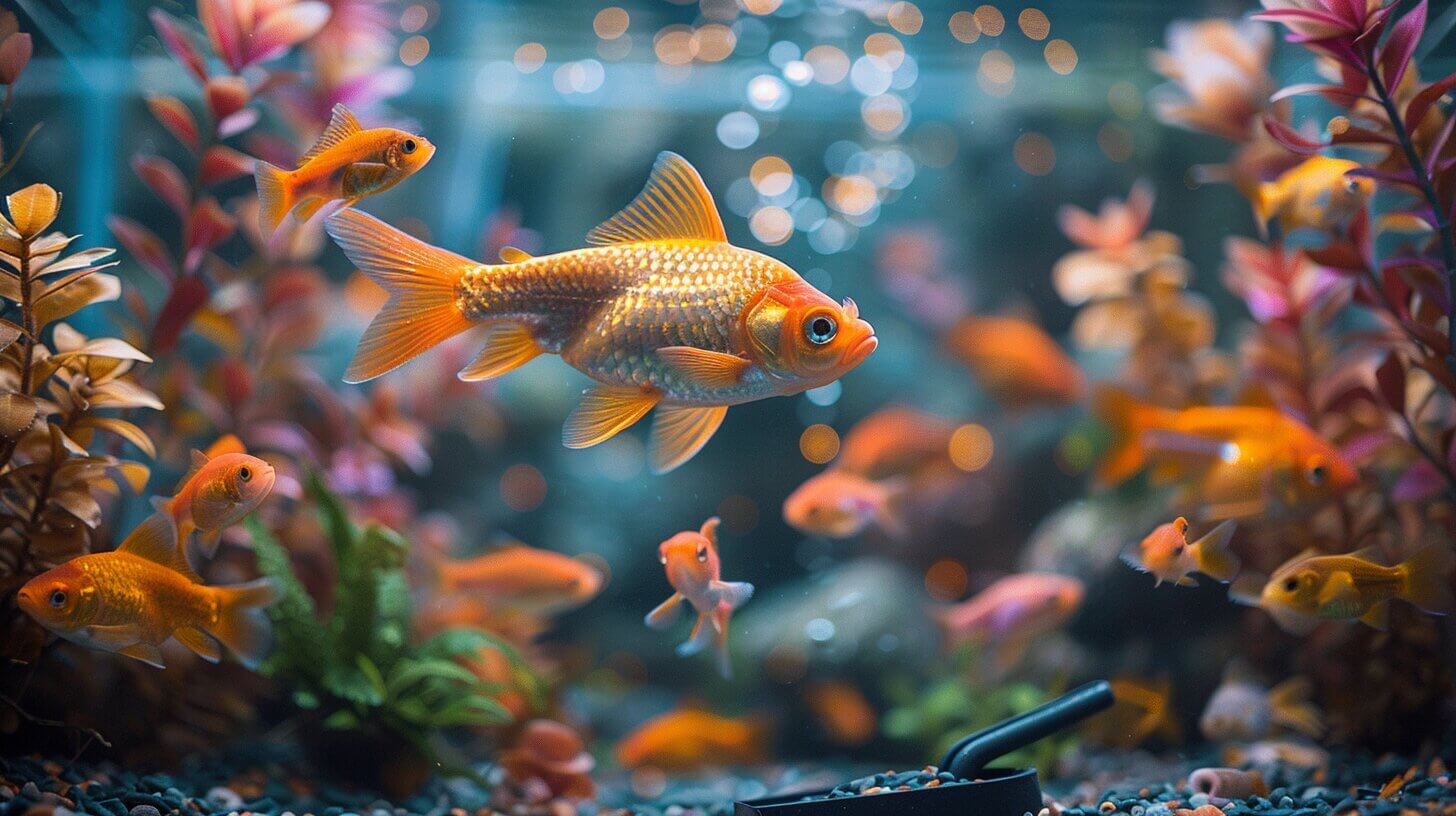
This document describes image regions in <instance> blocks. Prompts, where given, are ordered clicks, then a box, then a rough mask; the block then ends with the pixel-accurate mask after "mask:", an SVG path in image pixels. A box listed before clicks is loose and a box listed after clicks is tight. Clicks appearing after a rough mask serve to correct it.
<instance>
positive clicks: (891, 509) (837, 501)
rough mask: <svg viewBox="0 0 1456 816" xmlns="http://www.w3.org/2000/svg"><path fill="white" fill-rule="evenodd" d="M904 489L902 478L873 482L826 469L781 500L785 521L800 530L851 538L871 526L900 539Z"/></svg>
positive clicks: (848, 473) (903, 534)
mask: <svg viewBox="0 0 1456 816" xmlns="http://www.w3.org/2000/svg"><path fill="white" fill-rule="evenodd" d="M905 489H906V485H905V481H904V480H903V479H898V478H895V479H886V480H884V481H879V482H876V481H871V480H869V479H866V478H864V477H862V476H857V475H855V474H853V473H850V472H848V471H844V470H838V469H830V470H826V471H824V472H823V473H820V474H819V475H817V476H815V477H813V478H811V479H809V480H808V481H806V482H804V483H803V484H801V485H799V486H798V487H797V488H796V489H795V490H794V492H792V493H790V494H789V497H788V498H787V499H785V500H784V521H786V522H788V524H789V526H790V527H793V528H794V529H795V530H798V531H799V532H801V533H806V534H809V535H822V536H827V537H829V538H851V537H853V536H857V535H859V534H860V533H862V532H864V531H865V530H866V529H868V528H869V527H870V526H876V527H879V528H880V529H882V530H884V531H885V532H886V533H889V534H890V535H891V536H894V537H896V538H903V537H904V536H905V534H906V526H905V520H904V518H903V516H902V512H903V511H902V509H901V506H902V503H903V499H904V498H905Z"/></svg>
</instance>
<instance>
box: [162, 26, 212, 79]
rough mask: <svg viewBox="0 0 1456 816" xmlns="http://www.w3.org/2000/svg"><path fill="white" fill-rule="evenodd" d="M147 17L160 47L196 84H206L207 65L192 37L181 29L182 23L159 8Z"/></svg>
mask: <svg viewBox="0 0 1456 816" xmlns="http://www.w3.org/2000/svg"><path fill="white" fill-rule="evenodd" d="M149 16H150V17H151V18H152V28H155V29H156V30H157V36H158V37H159V38H161V40H162V45H164V46H166V47H167V50H168V51H170V52H171V54H172V58H173V59H175V60H177V62H179V63H181V64H182V66H183V67H184V68H186V69H187V70H188V71H189V72H191V74H192V75H193V76H194V77H196V78H197V81H198V82H206V81H207V63H206V62H205V61H204V60H203V58H202V54H201V52H199V51H198V50H197V45H196V44H195V43H193V42H192V37H191V36H190V35H189V34H188V33H187V32H186V31H184V30H183V29H182V23H181V22H179V21H178V20H177V18H176V17H173V16H172V15H170V14H168V13H167V12H165V11H162V10H161V9H159V8H154V9H152V10H151V13H150V15H149Z"/></svg>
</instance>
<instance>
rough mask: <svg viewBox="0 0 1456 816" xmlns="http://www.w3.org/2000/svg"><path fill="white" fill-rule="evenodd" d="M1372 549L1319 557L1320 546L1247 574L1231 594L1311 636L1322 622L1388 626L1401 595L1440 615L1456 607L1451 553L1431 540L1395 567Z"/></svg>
mask: <svg viewBox="0 0 1456 816" xmlns="http://www.w3.org/2000/svg"><path fill="white" fill-rule="evenodd" d="M1376 557H1377V553H1376V552H1375V551H1374V550H1371V549H1365V550H1360V551H1358V552H1353V553H1350V554H1348V555H1320V554H1318V552H1317V551H1315V550H1308V551H1306V552H1303V553H1300V554H1299V555H1296V556H1295V557H1293V558H1291V559H1289V560H1288V561H1286V562H1285V563H1284V564H1283V565H1282V566H1280V567H1279V569H1277V570H1275V571H1274V574H1273V575H1271V576H1269V577H1268V578H1267V579H1265V578H1264V577H1263V576H1262V575H1246V576H1244V577H1242V578H1240V579H1239V580H1237V581H1235V582H1234V585H1233V587H1232V588H1231V589H1230V591H1229V596H1230V597H1232V598H1233V599H1234V600H1236V601H1239V602H1241V603H1245V604H1248V605H1251V606H1258V607H1259V608H1261V609H1263V610H1264V611H1265V612H1268V613H1269V615H1270V617H1272V618H1274V621H1275V622H1276V623H1278V624H1279V626H1280V627H1281V628H1283V629H1284V630H1285V631H1287V632H1290V633H1292V634H1296V635H1302V634H1308V633H1309V632H1311V631H1313V630H1314V628H1315V627H1316V626H1318V625H1319V624H1320V623H1321V622H1323V621H1328V620H1356V619H1358V620H1360V621H1362V622H1364V623H1366V624H1368V625H1370V626H1373V627H1375V628H1376V629H1384V628H1385V627H1386V622H1387V620H1388V619H1389V616H1390V604H1389V601H1390V600H1391V599H1393V598H1399V599H1400V600H1403V601H1405V602H1407V603H1409V604H1412V605H1413V606H1415V607H1417V608H1419V609H1421V610H1424V611H1426V612H1430V613H1432V614H1436V615H1444V614H1447V613H1449V612H1451V611H1453V609H1456V599H1453V597H1452V594H1451V587H1450V585H1449V584H1448V583H1447V576H1448V575H1449V574H1450V572H1451V560H1452V559H1451V551H1450V550H1449V549H1447V548H1446V547H1445V546H1444V545H1441V544H1432V545H1430V546H1427V547H1425V548H1424V549H1422V550H1421V551H1420V552H1417V553H1416V554H1415V555H1413V556H1411V557H1410V558H1409V559H1408V560H1406V561H1404V562H1402V563H1400V564H1397V565H1396V566H1394V567H1387V566H1383V565H1381V564H1379V563H1377V562H1376V561H1375V558H1376Z"/></svg>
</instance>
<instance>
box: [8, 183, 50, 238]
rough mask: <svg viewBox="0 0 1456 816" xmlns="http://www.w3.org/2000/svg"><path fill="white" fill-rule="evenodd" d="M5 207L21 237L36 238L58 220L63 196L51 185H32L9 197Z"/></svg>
mask: <svg viewBox="0 0 1456 816" xmlns="http://www.w3.org/2000/svg"><path fill="white" fill-rule="evenodd" d="M5 206H6V207H7V208H8V209H9V210H10V223H12V224H14V225H15V229H16V231H18V232H19V233H20V237H22V238H34V237H35V236H37V235H39V234H41V232H43V231H44V230H45V228H46V227H49V226H50V225H51V222H52V221H55V220H56V213H57V212H58V211H59V210H60V208H61V194H60V193H58V192H56V190H55V188H54V187H52V186H50V185H49V184H32V185H30V186H29V187H26V188H24V189H21V190H18V191H16V192H14V193H11V194H10V195H9V196H7V197H6V198H5Z"/></svg>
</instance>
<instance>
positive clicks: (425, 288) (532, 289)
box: [326, 153, 877, 473]
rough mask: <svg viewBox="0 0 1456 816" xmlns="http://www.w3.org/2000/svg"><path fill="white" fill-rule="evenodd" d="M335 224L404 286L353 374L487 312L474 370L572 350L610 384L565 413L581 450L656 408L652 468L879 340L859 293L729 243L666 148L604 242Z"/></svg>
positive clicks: (370, 333)
mask: <svg viewBox="0 0 1456 816" xmlns="http://www.w3.org/2000/svg"><path fill="white" fill-rule="evenodd" d="M326 224H327V228H328V231H329V234H330V235H332V236H333V237H334V240H335V241H337V242H338V243H339V245H340V246H341V247H343V249H344V252H345V254H347V255H348V256H349V258H350V259H351V260H352V261H353V262H354V263H355V264H356V265H358V267H359V268H360V270H361V271H363V272H364V274H366V275H368V276H369V277H370V278H372V279H374V280H375V282H377V283H379V284H380V285H382V286H383V287H384V288H385V289H386V290H387V291H388V292H389V293H390V299H389V301H388V302H387V303H386V304H385V306H384V308H383V309H382V310H381V311H380V313H379V314H378V315H377V316H376V317H375V318H374V322H373V323H371V324H370V326H369V329H368V330H367V331H366V332H365V334H364V338H363V339H362V340H361V341H360V343H359V351H358V353H357V355H356V356H355V358H354V362H353V364H352V365H350V367H349V370H348V372H347V374H346V379H347V380H348V381H350V382H362V381H364V380H368V379H372V378H374V377H377V376H379V375H380V374H383V373H384V372H386V371H389V370H391V369H393V368H395V367H396V366H399V365H401V364H402V363H404V362H406V361H408V360H410V359H411V358H413V357H415V356H417V355H419V354H421V353H423V352H424V351H426V350H428V349H430V348H431V347H433V346H435V345H437V344H439V343H441V342H442V341H444V340H446V339H447V338H449V337H452V336H454V335H456V334H459V333H460V332H462V331H465V330H466V329H468V328H470V327H471V326H473V325H475V324H476V323H482V322H484V323H487V324H488V330H487V335H486V347H485V349H484V350H483V351H482V352H481V353H480V356H479V357H477V358H476V359H475V361H474V362H472V363H471V364H470V365H468V366H466V367H465V368H464V369H463V370H461V372H460V374H459V376H460V378H461V379H464V380H485V379H490V378H493V377H499V376H500V375H502V374H505V373H506V372H508V371H511V370H513V369H515V368H517V367H519V366H521V365H523V364H525V363H526V362H528V361H530V360H532V359H534V358H535V357H537V356H538V355H541V354H558V355H560V356H561V358H562V359H563V360H565V361H566V362H567V363H569V364H570V365H571V366H573V367H574V368H576V369H578V370H580V371H581V372H583V373H585V374H586V375H587V376H589V377H591V378H592V379H593V380H595V381H596V382H597V385H596V386H595V387H594V388H592V389H590V390H588V391H587V392H586V395H585V397H584V398H583V399H582V402H581V404H580V405H578V406H577V408H576V410H575V411H573V412H572V414H571V416H570V417H569V418H568V419H567V421H566V427H565V431H564V434H563V441H564V442H565V443H566V446H567V447H569V448H584V447H588V446H591V445H595V444H598V443H600V442H604V441H606V440H607V439H610V438H611V437H612V436H614V435H615V434H617V433H618V432H620V431H622V430H624V429H626V428H627V427H629V426H631V425H632V424H634V423H636V422H637V421H638V420H640V419H641V418H642V417H644V416H645V415H646V414H647V413H648V412H649V411H651V410H652V409H653V408H654V407H656V408H657V418H656V420H655V422H654V424H653V428H652V435H651V440H650V443H649V451H650V454H651V460H652V466H653V470H654V471H656V472H659V473H661V472H666V471H669V470H672V469H673V468H675V467H677V466H678V465H681V464H682V463H683V462H686V461H687V460H688V459H690V458H692V456H693V455H694V454H696V453H697V452H698V451H699V450H700V449H701V448H702V447H703V445H705V444H706V443H707V441H708V439H709V438H710V437H712V435H713V434H714V432H716V431H717V429H718V426H719V424H720V423H722V421H723V415H724V413H725V412H726V411H727V409H728V407H729V406H731V405H737V404H740V403H744V402H750V401H753V400H758V399H763V398H765V397H772V396H780V395H788V394H796V393H799V392H801V391H804V390H806V389H809V388H814V387H817V386H821V385H826V384H828V383H830V382H832V381H834V380H836V379H838V378H839V377H841V376H843V375H844V374H845V373H846V372H848V371H849V370H850V369H852V368H854V367H855V366H857V365H859V364H860V363H861V362H862V361H863V360H864V359H865V358H866V357H868V356H869V355H870V353H871V352H873V351H874V350H875V346H876V343H877V341H876V339H875V335H874V329H872V328H871V327H870V324H869V323H867V322H865V321H864V320H862V319H860V317H859V309H858V307H857V306H855V304H854V301H852V300H848V299H846V300H845V301H844V302H843V303H842V304H840V303H835V302H834V301H832V300H830V299H829V298H828V297H827V296H825V295H824V294H823V293H822V292H820V291H818V290H817V289H815V288H814V287H813V286H810V285H809V284H808V283H806V282H805V281H804V280H803V279H802V278H800V277H799V275H798V274H797V273H795V272H794V270H792V269H790V268H789V267H788V266H785V265H784V264H782V263H780V262H779V261H776V260H774V259H773V258H769V257H767V256H765V255H761V254H759V253H757V252H752V251H750V250H746V249H740V248H738V247H735V246H732V245H731V244H729V243H728V241H727V237H726V236H725V234H724V232H723V222H722V220H721V219H720V218H719V217H718V211H717V210H716V209H715V207H714V205H713V198H712V196H711V195H710V194H709V193H708V189H707V187H705V186H704V185H703V180H702V179H701V178H700V177H699V176H698V173H697V171H696V170H694V169H693V167H692V165H690V164H688V163H687V161H685V160H684V159H683V158H682V157H681V156H678V155H676V154H673V153H663V154H661V155H660V156H659V157H658V159H657V163H656V165H654V167H653V170H652V176H651V178H650V179H649V180H648V182H647V186H646V188H644V189H643V191H642V192H641V193H640V194H639V195H638V196H637V198H636V199H634V200H633V201H632V203H631V204H629V205H628V206H627V208H626V209H624V210H622V211H621V212H619V213H617V214H616V215H615V216H613V217H612V218H611V219H609V220H607V221H606V222H605V223H603V224H601V225H600V226H598V227H596V228H595V229H593V230H592V231H591V232H590V233H589V234H588V236H587V242H588V243H590V244H594V245H595V246H592V247H589V248H586V249H578V250H572V251H570V252H563V253H559V254H556V255H547V256H543V257H539V258H535V257H531V256H529V255H527V254H526V253H524V252H521V251H520V250H517V249H508V250H506V251H504V252H502V260H503V261H505V263H502V264H498V265H486V264H480V263H476V262H474V261H472V260H470V259H468V258H464V257H461V256H459V255H456V254H454V253H451V252H447V251H445V250H443V249H438V248H436V247H432V246H430V245H429V244H426V243H423V242H421V241H418V240H415V239H414V238H411V237H410V236H408V235H405V234H404V233H402V232H400V231H399V230H396V229H394V228H392V227H390V226H388V225H386V224H384V223H383V222H381V221H379V220H377V219H374V218H371V217H370V216H367V215H365V214H363V213H360V212H357V211H355V210H350V209H346V210H343V211H341V212H337V213H335V214H333V215H332V216H330V217H329V218H328V219H327V222H326Z"/></svg>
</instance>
